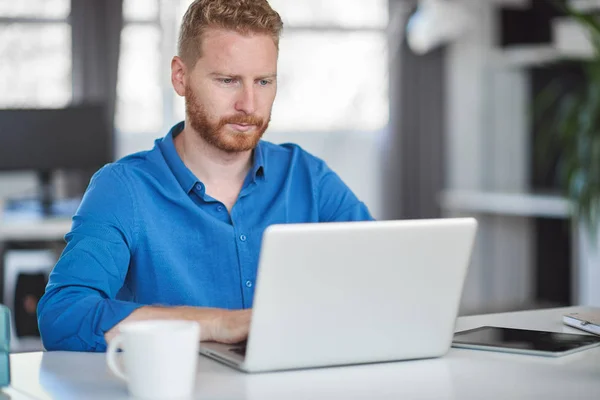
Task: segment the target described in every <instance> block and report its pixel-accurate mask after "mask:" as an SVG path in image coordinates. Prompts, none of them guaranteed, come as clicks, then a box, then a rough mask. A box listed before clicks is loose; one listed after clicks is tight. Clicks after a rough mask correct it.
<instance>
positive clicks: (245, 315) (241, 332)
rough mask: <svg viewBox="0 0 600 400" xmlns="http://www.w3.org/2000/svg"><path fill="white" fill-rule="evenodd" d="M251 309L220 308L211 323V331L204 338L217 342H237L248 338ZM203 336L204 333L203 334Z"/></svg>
mask: <svg viewBox="0 0 600 400" xmlns="http://www.w3.org/2000/svg"><path fill="white" fill-rule="evenodd" d="M251 319H252V309H247V310H233V311H229V310H222V312H221V313H220V315H219V316H218V317H217V318H216V319H215V321H214V322H213V323H212V324H211V328H212V329H211V332H210V335H209V337H207V338H206V340H212V341H215V342H219V343H227V344H232V343H238V342H241V341H243V340H246V339H247V338H248V332H249V330H250V320H251ZM203 336H204V335H203Z"/></svg>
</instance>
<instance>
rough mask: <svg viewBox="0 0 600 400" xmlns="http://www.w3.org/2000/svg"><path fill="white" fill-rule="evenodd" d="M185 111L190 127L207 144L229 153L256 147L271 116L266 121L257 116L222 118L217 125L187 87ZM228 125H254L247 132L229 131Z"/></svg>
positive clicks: (243, 115) (242, 115)
mask: <svg viewBox="0 0 600 400" xmlns="http://www.w3.org/2000/svg"><path fill="white" fill-rule="evenodd" d="M185 110H186V114H187V117H188V120H189V123H190V125H191V126H192V128H194V130H195V131H196V132H197V133H198V135H199V136H200V137H201V138H202V139H204V141H205V142H207V143H208V144H210V145H212V146H213V147H216V148H217V149H219V150H222V151H224V152H227V153H239V152H243V151H248V150H252V149H254V148H255V147H256V145H257V144H258V142H259V141H260V139H261V138H262V136H263V135H264V133H265V131H266V130H267V128H268V127H269V121H270V119H271V116H270V115H269V117H268V118H267V119H266V120H265V119H263V118H259V117H257V116H255V115H245V114H240V115H233V116H229V117H223V118H221V119H220V120H219V121H218V122H217V123H213V122H211V121H210V120H209V115H208V113H207V112H206V109H205V108H204V106H203V105H202V104H200V102H199V101H198V98H197V97H196V95H195V94H194V92H193V91H192V90H191V89H190V88H189V87H187V88H186V89H185ZM227 124H240V125H254V127H253V128H252V129H250V130H249V131H247V132H239V131H237V132H236V131H234V130H231V129H227V126H226V125H227Z"/></svg>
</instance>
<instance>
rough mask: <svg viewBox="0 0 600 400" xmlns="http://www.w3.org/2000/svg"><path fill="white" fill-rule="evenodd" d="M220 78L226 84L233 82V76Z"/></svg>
mask: <svg viewBox="0 0 600 400" xmlns="http://www.w3.org/2000/svg"><path fill="white" fill-rule="evenodd" d="M220 80H221V82H222V83H224V84H226V85H230V84H232V83H233V78H221V79H220Z"/></svg>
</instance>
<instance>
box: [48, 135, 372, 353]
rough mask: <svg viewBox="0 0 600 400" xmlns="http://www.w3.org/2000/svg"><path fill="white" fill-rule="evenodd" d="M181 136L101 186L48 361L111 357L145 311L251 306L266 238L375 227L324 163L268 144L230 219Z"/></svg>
mask: <svg viewBox="0 0 600 400" xmlns="http://www.w3.org/2000/svg"><path fill="white" fill-rule="evenodd" d="M182 129H183V123H180V124H178V125H176V126H174V127H173V129H171V131H170V132H169V134H168V135H167V136H166V137H164V138H163V139H159V140H157V141H156V142H155V146H154V148H153V149H152V150H150V151H145V152H140V153H136V154H133V155H130V156H127V157H125V158H123V159H121V160H119V161H117V162H115V163H111V164H108V165H106V166H105V167H103V168H102V169H100V170H99V171H98V172H97V173H96V174H95V175H94V177H93V178H92V180H91V181H90V184H89V186H88V188H87V191H86V193H85V195H84V197H83V199H82V202H81V205H80V207H79V209H78V210H77V213H76V214H75V215H74V217H73V224H72V228H71V231H70V232H69V233H68V234H67V235H66V236H65V239H66V242H67V245H66V248H65V250H64V252H63V253H62V255H61V257H60V259H59V260H58V262H57V264H56V266H55V267H54V269H53V270H52V272H51V274H50V277H49V282H48V285H47V287H46V292H45V294H44V296H43V297H42V298H41V300H40V302H39V305H38V323H39V328H40V332H41V337H42V341H43V344H44V346H45V348H46V349H47V350H59V349H60V350H76V351H104V350H106V342H105V340H104V334H105V332H107V331H108V330H110V329H111V328H112V327H113V326H114V325H116V324H117V323H119V322H120V321H121V320H123V319H124V318H126V317H127V316H128V315H129V314H130V313H131V312H132V311H134V310H135V309H136V308H138V307H141V306H143V305H170V306H175V305H188V306H199V307H218V308H225V309H242V308H249V307H252V300H253V296H254V282H255V280H256V274H257V266H258V253H259V250H260V245H261V237H262V234H263V231H264V230H265V228H266V227H268V226H269V225H272V224H278V223H297V222H328V221H355V220H369V219H372V217H371V216H370V214H369V212H368V210H367V208H366V207H365V205H364V204H363V203H362V202H360V201H359V200H358V199H357V198H356V196H355V195H354V194H353V193H352V192H351V191H350V189H349V188H348V187H347V186H346V185H345V184H344V183H343V182H342V180H341V179H340V178H339V177H338V175H336V174H335V173H334V172H333V171H331V170H330V169H329V168H328V167H327V165H326V164H325V163H324V162H323V161H322V160H320V159H318V158H316V157H314V156H312V155H310V154H309V153H307V152H306V151H304V150H302V149H301V148H300V147H298V146H296V145H291V144H286V145H275V144H272V143H269V142H265V141H261V142H260V143H259V144H258V146H257V147H256V149H255V150H254V152H253V166H252V168H251V169H250V171H249V173H248V175H247V177H246V180H245V182H244V184H243V187H242V190H241V192H240V194H239V197H238V199H237V201H236V203H235V205H234V206H233V208H232V209H231V213H229V212H228V211H227V208H226V207H225V206H224V205H223V204H222V203H221V202H220V201H218V200H216V199H214V198H212V197H211V196H209V195H208V194H207V193H206V191H205V187H204V184H203V183H202V182H200V181H199V180H198V179H197V178H196V177H195V176H194V174H193V173H192V172H191V171H190V170H189V169H188V168H187V167H186V166H185V165H184V163H183V162H182V160H181V158H180V157H179V155H178V153H177V151H176V150H175V145H174V142H173V138H174V137H175V136H176V135H177V134H179V133H180V132H181V131H182Z"/></svg>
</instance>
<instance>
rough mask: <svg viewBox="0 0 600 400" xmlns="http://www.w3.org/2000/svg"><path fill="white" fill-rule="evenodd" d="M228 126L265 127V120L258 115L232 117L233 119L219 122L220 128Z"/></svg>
mask: <svg viewBox="0 0 600 400" xmlns="http://www.w3.org/2000/svg"><path fill="white" fill-rule="evenodd" d="M227 124H238V125H256V126H258V127H260V126H263V125H264V120H263V119H262V118H259V117H257V116H256V115H232V116H231V117H224V118H221V120H220V121H219V127H220V128H222V127H223V126H225V125H227Z"/></svg>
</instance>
